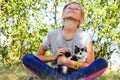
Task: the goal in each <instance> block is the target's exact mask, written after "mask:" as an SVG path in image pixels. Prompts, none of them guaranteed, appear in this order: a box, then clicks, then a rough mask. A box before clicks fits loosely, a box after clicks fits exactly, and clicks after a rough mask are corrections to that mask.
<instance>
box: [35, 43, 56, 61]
mask: <svg viewBox="0 0 120 80" xmlns="http://www.w3.org/2000/svg"><path fill="white" fill-rule="evenodd" d="M45 52H46V50H45V49H44V47H43V46H42V45H41V46H40V47H39V49H38V51H37V54H36V56H37V57H38V58H39V59H40V60H42V61H44V62H49V61H53V60H54V57H53V56H45Z"/></svg>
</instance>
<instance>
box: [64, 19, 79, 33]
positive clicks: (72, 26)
mask: <svg viewBox="0 0 120 80" xmlns="http://www.w3.org/2000/svg"><path fill="white" fill-rule="evenodd" d="M78 24H79V22H77V21H75V20H70V19H65V22H64V28H63V32H65V33H75V31H76V30H77V28H78Z"/></svg>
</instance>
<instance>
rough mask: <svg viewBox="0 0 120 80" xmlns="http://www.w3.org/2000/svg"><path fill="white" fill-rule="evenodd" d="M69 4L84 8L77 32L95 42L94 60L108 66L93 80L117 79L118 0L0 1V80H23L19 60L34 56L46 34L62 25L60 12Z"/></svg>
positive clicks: (119, 52)
mask: <svg viewBox="0 0 120 80" xmlns="http://www.w3.org/2000/svg"><path fill="white" fill-rule="evenodd" d="M73 1H75V2H79V3H80V4H81V5H82V6H83V7H84V8H85V21H84V22H83V23H82V24H81V25H80V28H82V29H83V30H85V31H87V32H89V33H90V34H91V36H92V37H93V40H94V41H95V44H94V54H95V59H97V58H104V59H106V60H107V61H108V63H109V67H108V70H107V71H106V72H105V73H104V74H103V75H102V76H100V77H99V78H97V79H96V80H113V79H114V80H119V79H120V75H118V74H119V73H120V0H0V80H27V77H28V76H29V75H30V74H31V73H30V72H28V71H27V70H26V69H25V68H24V66H23V65H22V61H21V60H22V57H23V56H24V55H25V54H27V53H32V54H35V53H36V51H37V49H38V47H39V45H40V44H41V43H42V39H43V37H44V36H45V35H46V33H47V32H48V31H49V30H52V29H55V28H58V27H61V26H62V25H63V21H62V18H61V16H62V9H63V7H64V5H65V4H66V3H68V2H73ZM46 55H48V56H49V55H51V54H50V52H47V53H46Z"/></svg>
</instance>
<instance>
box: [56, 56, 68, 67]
mask: <svg viewBox="0 0 120 80" xmlns="http://www.w3.org/2000/svg"><path fill="white" fill-rule="evenodd" d="M68 61H69V59H68V58H66V57H65V56H64V55H63V56H59V57H58V59H57V65H66V63H67V62H68Z"/></svg>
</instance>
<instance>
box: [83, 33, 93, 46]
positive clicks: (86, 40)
mask: <svg viewBox="0 0 120 80" xmlns="http://www.w3.org/2000/svg"><path fill="white" fill-rule="evenodd" d="M81 36H82V40H81V41H82V42H81V43H82V46H83V47H87V45H88V44H89V43H90V42H91V41H92V37H91V35H90V34H89V33H87V32H83V34H82V35H81Z"/></svg>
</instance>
